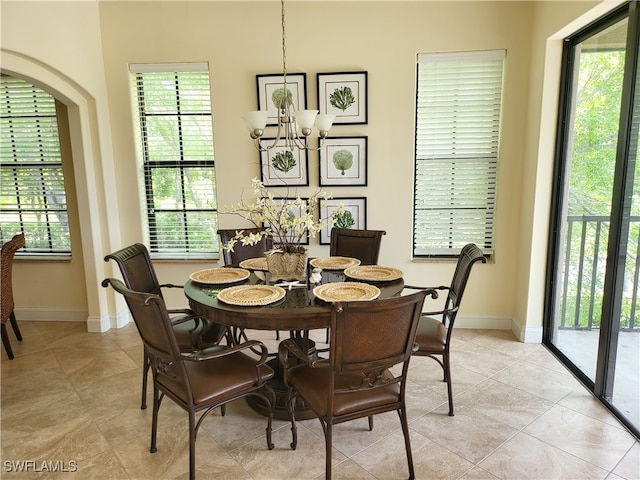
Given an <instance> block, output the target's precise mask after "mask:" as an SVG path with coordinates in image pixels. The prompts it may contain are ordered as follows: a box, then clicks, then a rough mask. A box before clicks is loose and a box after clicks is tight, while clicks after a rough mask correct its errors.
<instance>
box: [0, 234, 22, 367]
mask: <svg viewBox="0 0 640 480" xmlns="http://www.w3.org/2000/svg"><path fill="white" fill-rule="evenodd" d="M24 244H25V241H24V234H23V233H18V234H17V235H14V236H13V238H12V239H11V240H9V241H7V242H5V243H4V244H3V245H2V251H1V253H0V287H2V288H1V290H2V294H0V313H1V314H2V325H1V328H2V330H1V333H2V344H3V345H4V349H5V351H6V352H7V356H8V357H9V359H10V360H13V358H14V355H13V350H12V349H11V343H10V342H9V335H8V334H7V322H10V323H11V327H12V328H13V333H15V335H16V338H17V339H18V341H19V342H21V341H22V334H21V333H20V327H18V322H17V321H16V314H15V313H14V311H13V309H14V304H13V258H14V256H15V253H16V250H19V249H21V248H22V247H24Z"/></svg>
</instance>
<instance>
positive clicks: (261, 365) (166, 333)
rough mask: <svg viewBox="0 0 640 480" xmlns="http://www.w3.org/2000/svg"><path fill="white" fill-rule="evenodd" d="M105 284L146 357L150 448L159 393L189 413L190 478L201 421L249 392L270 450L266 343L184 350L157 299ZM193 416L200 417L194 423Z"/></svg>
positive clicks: (110, 280) (111, 282)
mask: <svg viewBox="0 0 640 480" xmlns="http://www.w3.org/2000/svg"><path fill="white" fill-rule="evenodd" d="M109 285H111V287H113V289H114V290H115V291H116V292H118V293H120V294H121V295H123V296H124V298H125V300H126V302H127V305H128V307H129V310H130V311H131V314H132V316H133V320H134V322H135V324H136V327H137V328H138V332H139V334H140V338H141V339H142V342H143V343H144V348H145V351H146V352H147V356H148V358H149V361H150V368H151V377H152V379H153V419H152V424H151V448H150V452H151V453H156V451H157V446H156V434H157V431H158V411H159V410H160V405H161V403H162V400H163V399H164V397H169V398H170V399H171V400H173V401H174V402H175V403H176V404H177V405H178V406H180V407H181V408H182V409H184V410H186V411H187V413H188V414H189V478H191V479H194V478H195V474H196V463H195V453H196V452H195V444H196V437H197V434H198V430H199V428H200V426H201V425H202V422H203V421H204V419H205V418H206V417H207V415H208V414H209V413H210V412H211V411H212V410H213V409H214V408H216V407H218V406H222V405H226V404H227V403H229V402H231V401H233V400H236V399H239V398H242V397H246V396H249V395H254V396H258V397H260V399H261V400H262V401H263V402H264V403H265V404H266V405H267V406H268V407H267V408H268V411H269V414H268V415H267V428H266V435H267V447H268V448H269V450H271V449H273V443H272V441H271V423H272V420H273V407H274V405H275V393H274V391H273V389H272V388H271V387H270V386H269V384H267V380H269V379H270V378H271V377H273V375H274V371H273V369H272V368H271V367H269V366H268V365H267V364H266V362H267V359H268V351H267V347H266V346H265V345H264V344H263V343H262V342H259V341H257V340H250V341H247V342H245V343H242V344H240V345H237V346H233V347H229V348H226V347H223V346H220V345H217V346H212V347H209V348H206V349H203V350H200V351H195V352H190V353H185V352H183V351H182V350H181V349H180V346H179V345H178V342H177V339H176V335H175V328H174V324H173V322H172V320H171V319H170V318H169V314H168V311H167V308H166V306H165V303H164V300H163V299H162V297H160V296H159V295H154V294H150V293H143V292H135V291H133V290H130V289H128V288H127V287H126V286H125V285H124V284H123V283H122V282H121V281H120V280H117V279H114V278H108V279H105V280H104V281H103V282H102V286H103V287H108V286H109ZM256 356H257V358H256ZM197 414H200V417H199V418H198V419H197V421H196V416H197ZM221 428H223V427H222V426H221Z"/></svg>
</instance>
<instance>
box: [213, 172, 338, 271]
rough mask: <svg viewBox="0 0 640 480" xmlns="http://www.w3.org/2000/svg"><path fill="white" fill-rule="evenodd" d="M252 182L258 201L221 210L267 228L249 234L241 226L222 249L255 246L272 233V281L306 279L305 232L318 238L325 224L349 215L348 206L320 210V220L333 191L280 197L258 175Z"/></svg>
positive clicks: (268, 263) (267, 255)
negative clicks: (325, 216) (326, 210)
mask: <svg viewBox="0 0 640 480" xmlns="http://www.w3.org/2000/svg"><path fill="white" fill-rule="evenodd" d="M251 185H252V188H253V193H254V195H255V197H256V198H255V200H253V201H249V202H247V201H244V200H241V201H240V203H238V204H236V205H234V206H231V207H225V208H223V209H222V211H221V213H230V214H235V215H239V216H241V217H242V218H244V219H245V220H248V221H249V222H251V223H252V224H253V225H254V226H255V227H257V228H262V229H263V230H262V231H261V232H259V233H247V234H245V232H244V230H240V229H238V231H237V232H236V235H235V236H234V237H232V238H231V240H230V241H229V242H228V243H227V244H226V245H224V246H223V247H222V248H225V249H227V250H230V251H233V249H234V247H235V246H236V245H237V244H238V243H239V244H240V245H255V244H256V243H258V242H259V241H261V240H262V238H263V237H264V236H267V235H269V236H271V237H272V239H273V245H274V249H273V250H270V251H269V252H266V253H265V255H266V258H267V267H268V269H269V273H270V274H271V280H272V281H278V280H287V281H288V280H299V281H303V280H305V279H306V276H307V258H308V251H307V249H306V248H305V247H304V246H303V245H302V244H301V243H302V240H303V238H305V235H307V236H308V237H310V238H315V236H316V235H317V234H318V233H319V232H320V231H321V230H322V229H323V228H324V227H325V226H327V225H328V226H329V227H332V226H333V224H334V223H335V222H336V220H337V219H338V218H340V217H341V216H342V215H344V214H345V208H344V205H342V204H340V205H338V207H337V208H336V209H334V210H333V211H332V212H331V213H330V214H329V216H328V217H327V218H321V216H320V214H319V213H318V215H317V217H318V218H317V219H316V212H319V211H320V206H321V202H322V201H323V200H328V199H330V198H332V195H331V194H329V193H327V192H322V191H320V189H318V190H316V191H315V192H314V193H313V195H312V196H311V197H309V198H308V199H303V198H301V197H300V196H299V195H296V196H295V197H287V196H285V197H282V198H276V197H275V196H274V194H273V192H272V191H270V190H269V189H268V188H267V187H265V186H264V184H263V183H262V182H261V181H260V180H259V179H258V178H254V179H253V180H252V181H251Z"/></svg>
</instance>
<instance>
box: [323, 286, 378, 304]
mask: <svg viewBox="0 0 640 480" xmlns="http://www.w3.org/2000/svg"><path fill="white" fill-rule="evenodd" d="M313 294H314V295H315V296H316V297H318V298H319V299H320V300H324V301H325V302H330V303H332V302H353V301H362V300H374V299H376V298H378V296H379V295H380V289H379V288H378V287H376V286H374V285H369V284H368V283H360V282H336V283H327V284H325V285H320V286H318V287H316V288H314V289H313Z"/></svg>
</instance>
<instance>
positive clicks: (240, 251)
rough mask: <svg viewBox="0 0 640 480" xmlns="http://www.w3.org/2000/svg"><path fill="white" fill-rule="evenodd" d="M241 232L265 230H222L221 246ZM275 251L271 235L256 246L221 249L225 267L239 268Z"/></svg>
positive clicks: (278, 334) (260, 230) (219, 232)
mask: <svg viewBox="0 0 640 480" xmlns="http://www.w3.org/2000/svg"><path fill="white" fill-rule="evenodd" d="M239 231H242V232H244V234H245V235H250V234H252V233H261V232H264V229H263V228H242V229H240V228H234V229H220V230H218V235H220V245H223V246H226V245H228V244H229V241H230V240H231V239H232V238H233V237H235V236H236V233H238V232H239ZM272 249H273V238H272V237H271V235H266V236H263V237H262V240H261V241H259V242H258V243H256V244H255V245H242V244H241V243H236V244H235V245H234V246H233V251H231V250H227V249H225V248H221V249H220V251H221V253H222V258H223V260H224V265H225V267H239V266H240V262H242V261H243V260H249V259H250V258H260V257H264V254H265V253H266V252H268V251H269V250H272ZM276 340H280V332H279V331H278V330H276Z"/></svg>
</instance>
